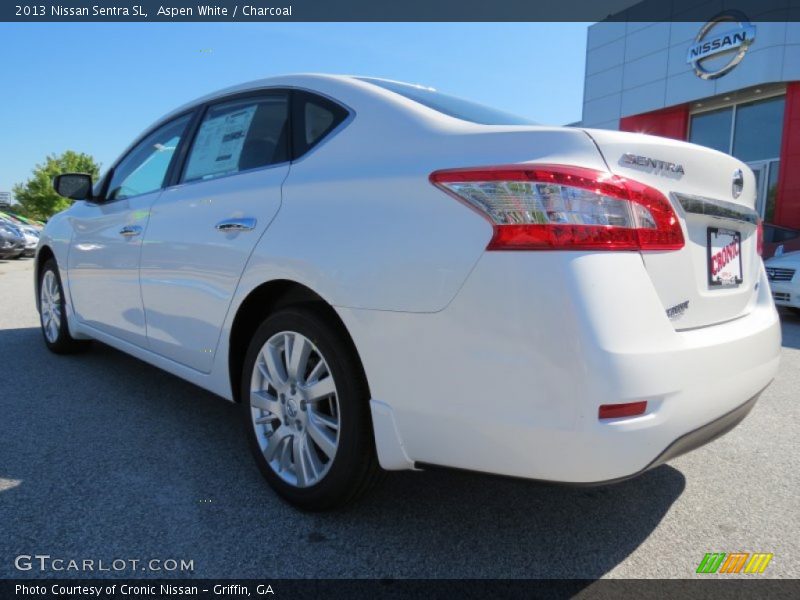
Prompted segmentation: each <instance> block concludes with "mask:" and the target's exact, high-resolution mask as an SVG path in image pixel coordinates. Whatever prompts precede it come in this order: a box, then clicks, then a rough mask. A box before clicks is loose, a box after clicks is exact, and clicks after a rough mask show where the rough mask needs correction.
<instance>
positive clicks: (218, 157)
mask: <svg viewBox="0 0 800 600" xmlns="http://www.w3.org/2000/svg"><path fill="white" fill-rule="evenodd" d="M288 123H289V100H288V95H287V94H285V93H280V94H270V95H264V96H260V97H256V98H244V99H240V100H232V101H230V102H225V103H222V104H217V105H214V106H211V107H209V109H208V110H207V111H206V114H205V116H204V117H203V122H202V123H201V124H200V127H199V129H198V130H197V136H196V137H195V140H194V143H193V144H192V148H191V150H190V151H189V158H188V159H187V161H186V168H185V170H184V173H183V177H182V181H197V180H200V179H213V178H215V177H222V176H224V175H231V174H233V173H238V172H240V171H247V170H248V169H256V168H258V167H265V166H267V165H272V164H276V163H281V162H285V161H287V160H289V152H288V147H289V139H288V133H289V131H288V129H289V128H288Z"/></svg>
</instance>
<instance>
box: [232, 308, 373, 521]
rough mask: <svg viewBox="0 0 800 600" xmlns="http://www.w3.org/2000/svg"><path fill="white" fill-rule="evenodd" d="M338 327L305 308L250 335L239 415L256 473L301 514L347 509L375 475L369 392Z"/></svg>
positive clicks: (279, 314) (283, 314)
mask: <svg viewBox="0 0 800 600" xmlns="http://www.w3.org/2000/svg"><path fill="white" fill-rule="evenodd" d="M342 338H343V336H342V334H341V332H340V331H339V330H338V328H337V327H335V326H333V325H332V324H330V323H329V322H327V321H326V320H325V319H323V318H321V317H320V316H318V315H317V314H315V313H314V312H312V311H310V310H307V309H303V308H287V309H283V310H281V311H279V312H277V313H275V314H273V315H272V316H270V317H269V318H267V319H266V320H265V321H264V322H263V323H262V324H261V326H260V327H259V328H258V330H257V331H256V333H255V335H254V336H253V339H252V341H251V343H250V347H249V349H248V352H247V356H246V358H245V364H244V369H243V374H242V385H241V389H242V395H243V397H242V416H243V418H244V422H245V427H246V430H247V436H248V438H249V442H250V446H251V448H252V450H253V454H254V456H255V459H256V462H257V463H258V466H259V469H260V470H261V472H262V474H263V475H264V477H265V478H266V480H267V482H268V483H269V484H270V486H272V488H273V489H274V490H275V491H276V492H278V494H280V495H281V496H282V497H283V498H284V499H286V500H288V501H289V502H291V503H292V504H294V505H295V506H298V507H299V508H302V509H305V510H325V509H329V508H334V507H337V506H341V505H344V504H347V503H349V502H351V501H353V500H355V499H356V498H357V497H358V496H360V495H361V494H363V493H364V492H365V491H366V490H367V489H369V488H370V487H371V486H372V485H373V484H374V483H375V482H376V481H377V479H378V478H379V476H380V473H381V471H380V467H379V466H378V461H377V457H376V453H375V445H374V438H373V433H372V426H371V419H370V415H369V392H368V390H367V385H366V381H365V378H364V375H363V373H362V371H361V367H360V364H359V362H358V359H357V357H356V356H355V355H354V351H353V349H352V347H351V346H350V344H349V343H348V342H347V341H346V340H344V339H342Z"/></svg>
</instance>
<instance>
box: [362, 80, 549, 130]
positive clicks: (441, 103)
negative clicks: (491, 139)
mask: <svg viewBox="0 0 800 600" xmlns="http://www.w3.org/2000/svg"><path fill="white" fill-rule="evenodd" d="M357 79H360V80H361V81H366V82H367V83H371V84H372V85H377V86H378V87H381V88H383V89H386V90H389V91H390V92H394V93H395V94H400V95H401V96H404V97H406V98H408V99H409V100H413V101H414V102H417V103H419V104H422V105H423V106H427V107H428V108H432V109H433V110H435V111H438V112H440V113H442V114H445V115H447V116H449V117H455V118H456V119H461V120H462V121H469V122H471V123H477V124H478V125H537V123H536V122H535V121H531V120H530V119H526V118H525V117H520V116H519V115H515V114H512V113H507V112H504V111H502V110H497V109H495V108H492V107H490V106H484V105H483V104H478V103H477V102H472V101H471V100H464V99H463V98H458V97H456V96H450V95H448V94H442V93H440V92H437V91H436V90H434V89H433V88H426V87H422V86H418V85H411V84H409V83H401V82H399V81H387V80H386V79H373V78H371V77H358V78H357Z"/></svg>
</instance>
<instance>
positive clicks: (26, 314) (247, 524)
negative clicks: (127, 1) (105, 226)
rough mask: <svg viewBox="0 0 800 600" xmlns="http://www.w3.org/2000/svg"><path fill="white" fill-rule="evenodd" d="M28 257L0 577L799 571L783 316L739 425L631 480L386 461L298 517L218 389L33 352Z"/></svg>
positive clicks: (1, 430)
mask: <svg viewBox="0 0 800 600" xmlns="http://www.w3.org/2000/svg"><path fill="white" fill-rule="evenodd" d="M32 266H33V262H32V261H31V260H24V261H0V361H1V362H0V365H1V366H0V390H1V393H0V577H33V576H36V577H40V576H41V574H40V573H38V572H36V571H28V572H20V571H17V570H16V569H15V567H14V559H15V557H16V556H18V555H20V554H31V555H33V554H49V555H51V556H52V557H54V558H55V557H60V558H64V559H77V560H83V559H94V560H96V561H97V560H103V561H104V562H106V563H110V562H111V561H112V560H114V559H120V558H121V559H126V560H128V559H143V560H146V559H151V558H155V559H170V558H171V559H178V560H180V559H185V560H193V561H194V572H193V573H189V574H186V575H187V576H190V577H192V576H193V577H209V578H210V577H253V578H263V577H380V578H384V577H392V578H395V577H425V578H427V577H457V578H462V577H469V578H483V577H516V578H528V577H537V578H539V577H575V578H599V577H657V578H664V577H691V576H694V572H695V569H696V567H697V565H698V563H699V562H700V560H701V559H702V558H703V555H704V554H705V553H706V552H736V551H742V552H771V553H773V554H774V558H773V560H772V562H771V564H770V565H769V567H768V569H767V571H766V573H765V574H764V576H769V577H793V578H796V577H800V500H799V499H798V498H800V469H798V466H797V464H798V457H800V441H799V440H800V436H799V435H798V433H800V426H799V424H800V318H798V317H797V316H794V315H793V314H789V313H785V314H783V315H782V317H783V323H784V324H783V334H784V347H783V362H782V366H781V371H780V373H779V375H778V377H777V379H776V380H775V382H774V383H773V384H772V386H771V387H770V388H769V389H768V390H767V391H766V392H765V393H764V394H763V395H762V397H761V400H760V401H759V403H758V404H757V405H756V407H755V409H754V410H753V412H752V413H751V415H750V416H749V417H748V418H747V419H746V420H745V421H744V423H742V424H741V425H740V426H739V427H738V428H737V429H735V430H734V431H733V432H731V433H730V434H728V435H727V436H725V437H724V438H722V439H720V440H717V441H715V442H714V443H712V444H711V445H709V446H706V447H704V448H702V449H700V450H698V451H695V452H693V453H691V454H689V455H685V456H683V457H680V458H678V459H676V460H674V461H672V462H671V463H670V464H669V465H666V466H662V467H659V468H658V469H656V470H654V471H651V472H649V473H647V474H645V475H644V476H642V477H640V478H639V479H636V480H633V481H628V482H625V483H621V484H618V485H615V486H610V487H603V488H591V489H577V488H568V487H557V486H547V485H542V484H536V483H531V482H526V481H517V480H507V479H502V478H496V477H486V476H480V475H471V474H463V473H451V472H425V473H394V474H390V475H389V476H388V477H387V479H386V481H385V482H384V483H383V484H382V486H381V487H380V488H379V489H378V490H376V491H375V492H374V493H373V494H371V495H370V496H368V497H367V498H365V499H364V500H363V501H362V502H361V503H359V504H357V505H355V506H353V507H351V508H349V509H347V510H345V511H341V512H337V513H332V514H311V515H309V514H303V513H300V512H298V511H296V510H294V509H292V508H291V507H289V506H287V505H286V504H284V503H283V502H281V501H280V500H279V499H278V498H277V497H276V496H274V495H273V494H272V493H271V491H270V489H269V488H268V487H267V485H266V483H264V482H263V481H262V478H261V476H260V474H259V473H258V471H257V469H256V467H255V464H254V463H253V461H252V460H251V458H250V456H249V454H248V452H247V448H246V446H245V441H244V439H243V436H242V435H241V432H240V424H239V421H238V419H237V415H236V411H235V408H234V406H233V405H232V404H229V403H227V402H225V401H223V400H221V399H219V398H217V397H215V396H213V395H211V394H209V393H207V392H205V391H203V390H200V389H199V388H196V387H194V386H193V385H190V384H188V383H185V382H183V381H182V380H180V379H177V378H176V377H173V376H171V375H168V374H166V373H163V372H161V371H159V370H157V369H155V368H153V367H150V366H148V365H146V364H145V363H142V362H140V361H138V360H136V359H134V358H131V357H129V356H127V355H125V354H122V353H120V352H117V351H116V350H112V349H111V348H109V347H106V346H103V345H100V344H96V345H95V346H94V348H93V349H92V350H91V351H90V352H88V353H87V354H84V355H78V356H68V357H59V356H54V355H52V354H50V353H49V352H47V350H46V349H45V346H44V343H43V342H42V339H41V334H40V332H39V329H38V316H37V314H36V311H35V308H34V301H33V292H32ZM131 574H132V573H131V572H130V571H123V572H121V573H119V575H127V576H130V575H131ZM50 575H51V576H73V577H77V576H81V575H83V576H85V575H87V573H76V572H66V571H65V572H60V573H50ZM89 575H91V574H90V573H89ZM136 575H137V576H153V577H163V576H164V575H165V573H163V572H161V573H152V572H142V573H136ZM742 576H743V577H753V576H752V575H749V576H744V575H742Z"/></svg>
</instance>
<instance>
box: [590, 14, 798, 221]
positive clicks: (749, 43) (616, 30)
mask: <svg viewBox="0 0 800 600" xmlns="http://www.w3.org/2000/svg"><path fill="white" fill-rule="evenodd" d="M680 3H681V0H665V1H664V2H663V3H662V4H663V6H664V10H665V11H666V13H665V14H666V15H667V16H666V17H665V19H669V18H672V19H685V20H682V21H674V22H670V21H668V20H665V21H662V22H649V23H644V22H611V21H603V22H600V23H596V24H594V25H592V26H591V27H589V32H588V39H587V49H586V74H585V83H584V97H583V118H582V121H581V124H582V125H583V126H584V127H597V128H603V129H619V130H623V131H638V132H645V133H650V134H653V135H661V136H666V137H671V138H676V139H681V140H688V141H690V142H694V143H697V144H702V145H704V146H710V147H712V148H715V149H717V150H721V151H722V152H727V153H729V154H732V155H733V156H735V157H737V158H739V159H740V160H742V161H744V162H746V163H747V164H748V165H749V166H750V168H751V169H753V172H754V173H755V175H756V178H757V182H758V198H757V206H756V208H757V209H758V211H759V212H760V213H761V215H762V217H763V218H764V220H765V221H767V222H771V223H775V224H777V225H784V226H787V227H794V228H798V229H800V23H798V22H765V21H755V20H753V21H749V20H748V18H747V16H746V15H745V14H744V13H743V12H739V11H730V10H729V11H724V12H723V11H721V12H719V13H716V12H715V13H713V16H710V17H708V18H704V19H703V20H702V21H700V20H697V15H692V14H690V13H687V14H686V15H685V16H682V15H680V13H678V12H677V11H678V10H679V4H680ZM683 4H684V5H687V6H688V3H685V2H684V3H683ZM712 4H713V2H712ZM720 5H721V3H720ZM635 9H636V6H634V7H632V9H631V10H635ZM753 17H754V18H755V17H758V15H753Z"/></svg>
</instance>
